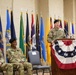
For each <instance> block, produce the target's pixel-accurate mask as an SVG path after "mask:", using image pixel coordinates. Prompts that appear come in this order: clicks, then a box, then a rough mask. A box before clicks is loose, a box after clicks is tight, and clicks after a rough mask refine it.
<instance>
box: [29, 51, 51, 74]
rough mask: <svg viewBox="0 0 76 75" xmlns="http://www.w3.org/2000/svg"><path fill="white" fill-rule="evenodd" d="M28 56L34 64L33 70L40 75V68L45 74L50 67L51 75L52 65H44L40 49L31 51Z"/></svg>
mask: <svg viewBox="0 0 76 75" xmlns="http://www.w3.org/2000/svg"><path fill="white" fill-rule="evenodd" d="M28 57H29V61H30V63H31V64H32V65H33V70H36V74H37V75H38V70H39V69H41V70H42V75H44V73H45V70H46V69H48V70H49V73H50V75H51V67H50V66H43V65H41V62H40V56H39V52H38V51H29V52H28Z"/></svg>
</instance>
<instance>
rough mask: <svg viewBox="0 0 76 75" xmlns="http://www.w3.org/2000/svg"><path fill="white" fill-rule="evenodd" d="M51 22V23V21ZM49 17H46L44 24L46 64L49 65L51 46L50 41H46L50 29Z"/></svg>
mask: <svg viewBox="0 0 76 75" xmlns="http://www.w3.org/2000/svg"><path fill="white" fill-rule="evenodd" d="M51 24H52V23H51ZM51 24H50V18H47V22H46V25H45V44H46V53H47V64H48V65H51V47H50V45H51V44H50V43H48V41H47V35H48V33H49V31H50V29H51V28H50V25H51Z"/></svg>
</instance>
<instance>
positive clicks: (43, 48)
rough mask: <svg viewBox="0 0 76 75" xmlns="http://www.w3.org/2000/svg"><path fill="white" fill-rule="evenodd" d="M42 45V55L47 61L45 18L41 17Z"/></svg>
mask: <svg viewBox="0 0 76 75" xmlns="http://www.w3.org/2000/svg"><path fill="white" fill-rule="evenodd" d="M40 21H41V22H40V23H41V24H40V45H41V49H42V57H43V59H44V61H46V48H45V44H44V23H43V18H42V17H41V19H40Z"/></svg>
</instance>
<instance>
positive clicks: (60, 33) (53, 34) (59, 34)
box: [47, 19, 66, 44]
mask: <svg viewBox="0 0 76 75" xmlns="http://www.w3.org/2000/svg"><path fill="white" fill-rule="evenodd" d="M65 37H66V35H65V33H64V30H63V29H62V28H60V20H59V19H56V20H55V21H54V28H53V29H51V30H50V32H49V33H48V35H47V41H48V42H49V43H52V44H54V41H55V40H56V39H62V38H65Z"/></svg>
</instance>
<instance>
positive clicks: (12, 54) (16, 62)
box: [0, 38, 32, 75]
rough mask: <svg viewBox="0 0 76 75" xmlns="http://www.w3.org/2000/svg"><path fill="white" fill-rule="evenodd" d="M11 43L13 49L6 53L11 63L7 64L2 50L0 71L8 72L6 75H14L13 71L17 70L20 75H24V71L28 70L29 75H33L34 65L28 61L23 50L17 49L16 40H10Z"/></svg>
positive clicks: (0, 52)
mask: <svg viewBox="0 0 76 75" xmlns="http://www.w3.org/2000/svg"><path fill="white" fill-rule="evenodd" d="M9 42H10V44H11V47H10V48H9V49H7V51H6V57H7V59H8V61H9V63H5V61H4V57H3V53H2V51H1V50H0V70H2V71H6V73H7V74H6V75H13V70H14V69H17V70H18V71H19V75H24V70H25V69H27V75H32V64H31V63H29V62H27V61H26V59H25V56H24V55H23V52H22V50H21V49H20V48H17V47H16V45H17V41H16V38H12V39H10V41H9Z"/></svg>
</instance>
